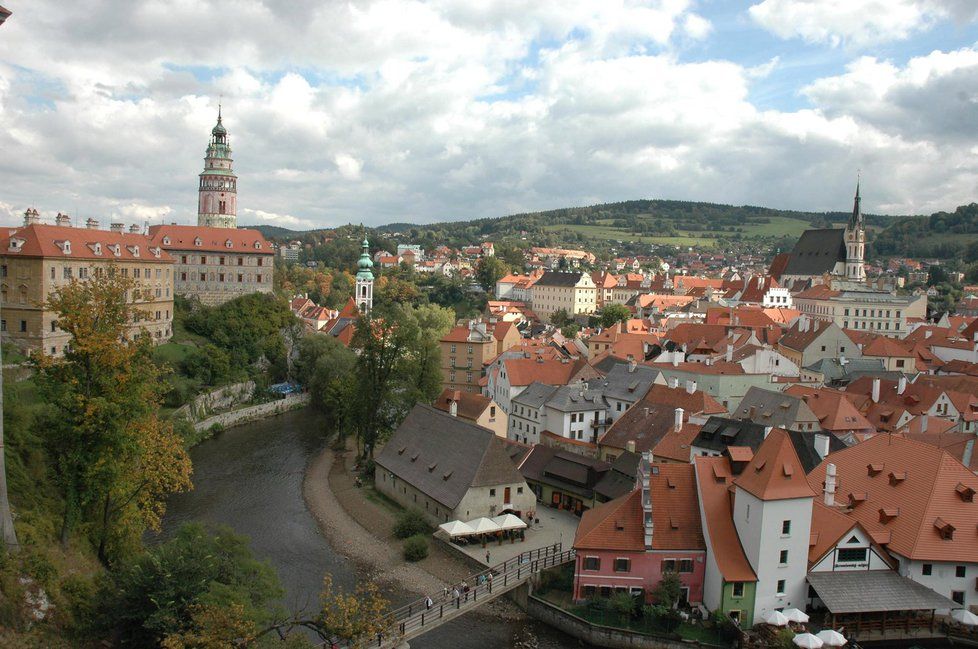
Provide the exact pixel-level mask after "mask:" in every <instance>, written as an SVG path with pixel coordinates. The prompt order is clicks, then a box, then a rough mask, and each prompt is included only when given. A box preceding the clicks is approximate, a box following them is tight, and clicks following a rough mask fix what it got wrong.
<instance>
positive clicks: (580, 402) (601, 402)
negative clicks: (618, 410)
mask: <svg viewBox="0 0 978 649" xmlns="http://www.w3.org/2000/svg"><path fill="white" fill-rule="evenodd" d="M547 407H548V408H554V409H555V410H559V411H560V412H580V411H582V410H584V411H589V410H595V409H601V408H604V409H607V408H608V402H607V401H606V400H605V398H604V394H603V393H602V392H601V390H590V389H588V390H584V392H583V394H582V393H581V387H580V385H579V384H576V383H572V384H571V385H562V386H560V387H558V388H557V390H556V391H554V393H553V394H552V395H551V396H550V399H549V400H547Z"/></svg>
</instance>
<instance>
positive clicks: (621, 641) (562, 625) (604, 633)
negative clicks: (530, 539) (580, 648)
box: [526, 595, 716, 649]
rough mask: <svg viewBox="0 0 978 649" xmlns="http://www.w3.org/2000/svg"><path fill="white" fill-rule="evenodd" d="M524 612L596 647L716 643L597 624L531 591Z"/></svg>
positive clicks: (679, 648) (654, 648)
mask: <svg viewBox="0 0 978 649" xmlns="http://www.w3.org/2000/svg"><path fill="white" fill-rule="evenodd" d="M526 612H527V613H528V614H529V615H530V617H533V618H534V619H537V620H540V621H541V622H543V623H545V624H549V625H550V626H552V627H554V628H556V629H560V630H561V631H563V632H564V633H566V634H567V635H570V636H573V637H575V638H578V639H580V640H583V641H584V642H586V643H589V644H592V645H594V646H596V647H609V648H610V649H630V648H635V649H689V647H714V646H716V645H709V644H702V643H699V642H684V641H681V640H670V639H668V638H661V637H656V636H650V635H645V634H642V633H635V632H633V631H628V630H625V629H616V628H613V627H606V626H598V625H596V624H591V623H590V622H588V621H587V620H584V619H581V618H579V617H577V616H576V615H571V614H570V613H568V612H567V611H564V610H562V609H560V608H558V607H556V606H554V605H553V604H550V603H548V602H545V601H543V600H542V599H539V598H537V597H534V596H532V595H531V596H530V597H529V598H528V599H527V606H526Z"/></svg>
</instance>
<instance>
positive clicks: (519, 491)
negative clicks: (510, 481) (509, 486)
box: [516, 487, 523, 495]
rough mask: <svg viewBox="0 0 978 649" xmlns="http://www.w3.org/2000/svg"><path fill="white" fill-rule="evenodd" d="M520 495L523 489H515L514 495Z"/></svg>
mask: <svg viewBox="0 0 978 649" xmlns="http://www.w3.org/2000/svg"><path fill="white" fill-rule="evenodd" d="M522 493H523V487H517V488H516V494H517V495H520V494H522Z"/></svg>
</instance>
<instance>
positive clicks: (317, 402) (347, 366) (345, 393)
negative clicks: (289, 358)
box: [293, 334, 357, 439]
mask: <svg viewBox="0 0 978 649" xmlns="http://www.w3.org/2000/svg"><path fill="white" fill-rule="evenodd" d="M356 363H357V357H356V354H355V353H353V351H352V350H350V349H348V348H347V347H345V346H344V345H343V344H342V343H341V342H340V341H338V340H337V339H336V338H334V337H333V336H329V335H323V334H311V335H308V336H306V337H304V338H303V339H302V340H301V341H300V342H299V352H298V357H297V358H296V362H295V365H294V367H293V374H294V376H295V378H296V380H297V381H298V382H299V383H300V384H302V385H304V386H306V387H307V388H308V390H309V393H310V395H311V398H312V404H313V406H314V407H315V408H316V409H317V410H319V411H320V412H322V413H323V416H324V417H325V419H326V432H327V433H328V434H334V433H335V434H338V435H339V436H340V438H341V439H342V438H343V437H344V436H345V435H346V432H347V430H348V428H349V425H350V413H351V408H350V406H351V403H352V402H353V395H352V390H353V385H354V384H353V383H352V382H351V381H350V377H351V376H352V375H353V373H354V370H355V368H356Z"/></svg>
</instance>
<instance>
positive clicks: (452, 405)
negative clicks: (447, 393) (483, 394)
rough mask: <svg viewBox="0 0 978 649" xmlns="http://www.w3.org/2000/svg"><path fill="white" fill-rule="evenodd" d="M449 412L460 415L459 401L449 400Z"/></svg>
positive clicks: (454, 415)
mask: <svg viewBox="0 0 978 649" xmlns="http://www.w3.org/2000/svg"><path fill="white" fill-rule="evenodd" d="M448 414H450V415H451V416H452V417H458V401H449V402H448Z"/></svg>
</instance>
